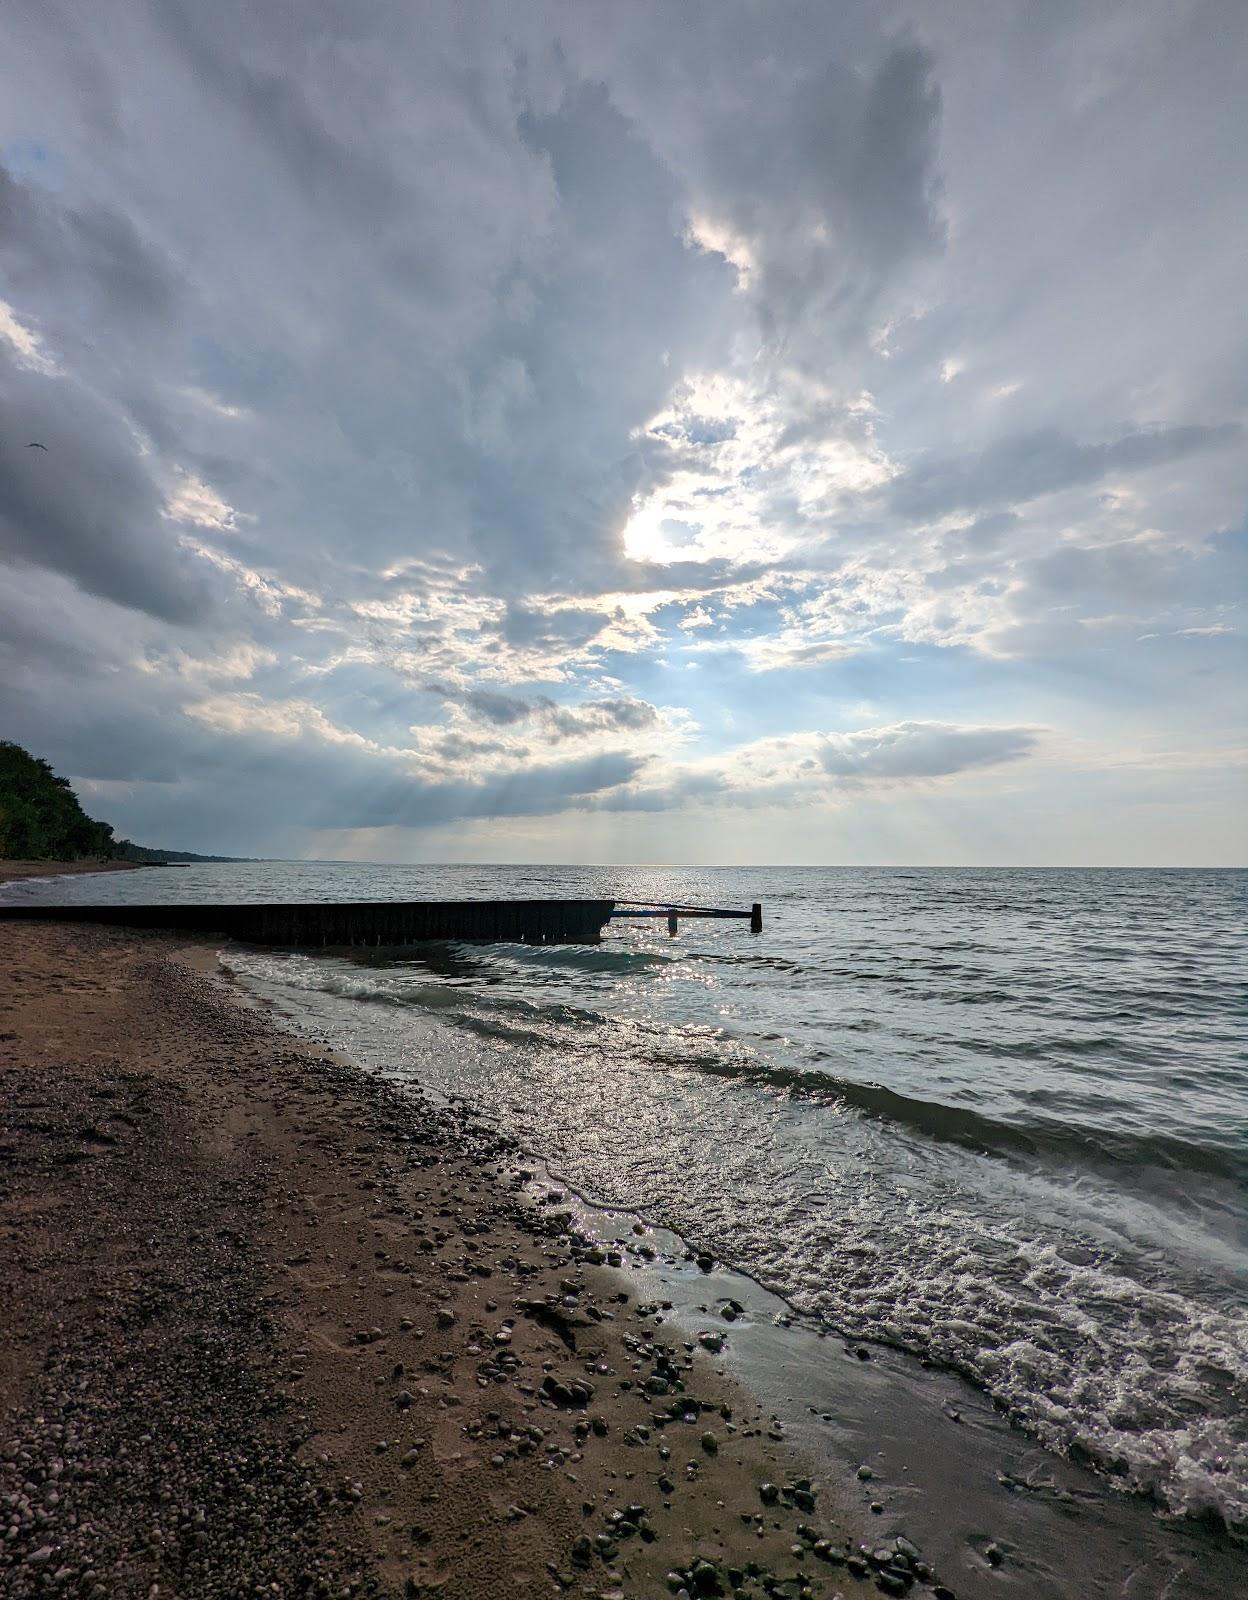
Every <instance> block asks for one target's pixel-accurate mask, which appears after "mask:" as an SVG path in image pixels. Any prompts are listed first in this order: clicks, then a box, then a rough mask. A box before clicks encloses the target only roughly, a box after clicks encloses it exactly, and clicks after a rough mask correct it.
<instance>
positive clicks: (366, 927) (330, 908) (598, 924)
mask: <svg viewBox="0 0 1248 1600" xmlns="http://www.w3.org/2000/svg"><path fill="white" fill-rule="evenodd" d="M614 909H615V902H614V900H360V901H333V900H331V901H317V902H315V903H310V904H304V905H289V904H288V905H268V904H256V905H247V904H242V905H209V906H205V905H141V906H140V905H112V906H75V905H60V906H45V905H8V906H0V920H5V921H14V920H22V921H30V922H94V923H108V924H111V925H112V926H115V927H123V928H168V929H172V930H176V931H178V932H182V933H206V934H213V935H218V936H223V937H225V938H229V939H238V940H241V941H242V942H244V943H246V944H272V945H285V946H288V947H294V948H299V947H304V948H308V947H318V948H325V947H328V946H336V945H405V944H424V943H426V942H428V941H430V940H443V939H445V940H456V941H459V940H465V941H471V940H476V941H487V942H490V943H497V944H597V943H598V942H599V940H600V939H601V938H602V930H603V928H604V927H605V926H606V924H607V921H608V919H609V918H610V916H611V913H612V911H613V910H614Z"/></svg>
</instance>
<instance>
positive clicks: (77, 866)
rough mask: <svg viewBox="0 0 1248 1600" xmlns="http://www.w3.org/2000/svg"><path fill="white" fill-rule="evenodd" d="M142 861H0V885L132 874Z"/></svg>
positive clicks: (140, 865) (144, 864) (141, 865)
mask: <svg viewBox="0 0 1248 1600" xmlns="http://www.w3.org/2000/svg"><path fill="white" fill-rule="evenodd" d="M146 865H147V863H146V862H144V861H0V883H19V882H21V881H22V880H23V879H25V878H63V877H66V876H68V875H70V874H73V875H75V876H76V875H77V874H79V873H82V872H134V871H135V870H137V869H138V868H140V867H143V866H146Z"/></svg>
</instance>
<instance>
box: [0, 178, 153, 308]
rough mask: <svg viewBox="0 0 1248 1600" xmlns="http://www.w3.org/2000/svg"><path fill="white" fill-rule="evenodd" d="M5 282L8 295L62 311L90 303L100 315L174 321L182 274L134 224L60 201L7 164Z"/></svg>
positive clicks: (1, 254) (0, 214)
mask: <svg viewBox="0 0 1248 1600" xmlns="http://www.w3.org/2000/svg"><path fill="white" fill-rule="evenodd" d="M0 276H2V282H3V286H4V289H5V292H6V294H7V295H8V296H9V297H10V298H13V299H20V300H22V301H24V302H29V301H30V300H34V301H35V303H36V304H41V305H45V306H49V307H50V308H55V306H56V304H57V300H58V297H66V296H67V297H71V298H76V299H79V300H81V299H82V297H84V296H85V297H87V299H88V300H89V302H90V305H91V311H92V314H93V315H94V316H96V317H99V318H102V319H107V320H108V321H112V320H113V319H115V318H122V319H130V318H133V317H139V318H152V317H160V316H163V315H166V314H167V313H168V312H169V311H170V310H171V308H172V306H173V303H174V300H175V296H176V293H177V275H176V273H174V271H173V270H172V269H171V267H170V266H169V264H168V263H167V262H166V261H164V260H163V259H162V258H161V255H160V253H159V252H158V251H157V250H156V249H155V248H154V247H153V246H152V245H151V244H150V243H149V242H147V241H146V240H144V239H143V238H142V237H141V235H140V234H139V231H138V229H137V227H136V226H135V224H134V221H133V220H132V219H131V218H130V217H127V216H124V215H122V214H121V213H119V212H117V211H114V210H110V209H108V208H107V207H105V206H102V205H99V204H95V203H93V202H90V201H84V202H82V203H81V204H73V203H70V202H66V201H59V200H57V199H56V198H55V197H53V196H52V195H49V194H47V193H46V192H41V191H40V190H39V189H37V188H36V187H34V186H33V185H30V184H26V183H22V182H20V181H19V180H18V179H16V178H14V177H13V175H12V174H11V173H10V172H9V171H7V170H6V168H5V167H4V166H3V164H0Z"/></svg>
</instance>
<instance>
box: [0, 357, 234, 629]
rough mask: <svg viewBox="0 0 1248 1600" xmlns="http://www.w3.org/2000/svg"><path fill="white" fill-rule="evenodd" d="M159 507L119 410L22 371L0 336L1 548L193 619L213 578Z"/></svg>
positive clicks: (170, 615)
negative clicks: (182, 547)
mask: <svg viewBox="0 0 1248 1600" xmlns="http://www.w3.org/2000/svg"><path fill="white" fill-rule="evenodd" d="M32 441H35V442H38V443H40V444H42V445H44V446H45V449H43V450H33V449H30V448H29V446H30V443H31V442H32ZM161 512H162V500H161V496H160V494H159V491H158V490H157V488H156V486H155V485H154V484H153V483H152V481H151V479H150V477H149V476H148V475H147V472H146V471H145V469H144V466H143V464H142V462H141V460H140V458H139V457H138V455H137V453H136V451H135V448H134V441H133V439H132V438H130V437H129V436H128V435H127V434H126V432H125V431H124V429H123V428H122V427H121V426H119V422H118V418H117V417H116V414H115V413H114V412H112V411H111V410H110V409H109V408H108V407H107V406H105V405H103V404H101V403H100V401H99V399H98V398H97V397H96V396H95V395H94V394H92V393H91V392H89V391H88V390H86V389H84V388H81V387H79V386H78V385H77V384H75V383H74V382H73V381H72V380H69V379H64V378H55V377H49V376H46V375H45V374H43V373H39V372H29V371H24V370H23V369H22V368H21V367H19V366H18V365H17V363H16V361H15V360H13V359H12V357H11V355H10V353H9V352H8V350H6V349H5V347H4V346H3V345H0V557H4V558H7V559H8V560H10V561H20V562H26V563H29V564H31V565H34V566H42V567H49V568H51V569H52V570H54V571H57V572H63V573H65V574H66V575H67V576H69V577H71V578H73V579H74V581H75V582H76V583H78V584H79V585H80V586H81V587H82V588H83V589H84V590H86V591H87V593H88V594H95V595H100V596H102V597H103V598H104V599H106V600H113V601H116V602H117V603H118V604H120V605H123V606H133V607H134V608H135V609H136V610H139V611H146V612H148V613H150V614H151V615H152V616H154V617H160V618H162V619H163V620H165V621H166V622H172V623H185V622H190V621H193V620H195V619H196V618H198V617H200V616H202V615H203V614H204V612H205V610H206V609H207V606H208V603H209V590H208V585H207V583H206V582H205V579H204V575H203V573H202V572H201V571H197V570H195V568H194V566H193V565H192V563H191V562H190V561H189V560H187V559H185V558H183V557H182V556H181V555H180V553H179V551H178V549H177V544H176V538H175V534H174V530H173V528H172V527H171V525H170V524H169V523H168V522H167V521H166V520H165V519H164V518H163V517H162V514H161Z"/></svg>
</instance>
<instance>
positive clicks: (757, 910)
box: [750, 900, 763, 933]
mask: <svg viewBox="0 0 1248 1600" xmlns="http://www.w3.org/2000/svg"><path fill="white" fill-rule="evenodd" d="M762 931H763V908H762V906H761V905H760V904H759V902H758V901H757V900H756V901H755V902H754V904H753V905H752V906H751V907H750V932H751V933H761V932H762Z"/></svg>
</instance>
